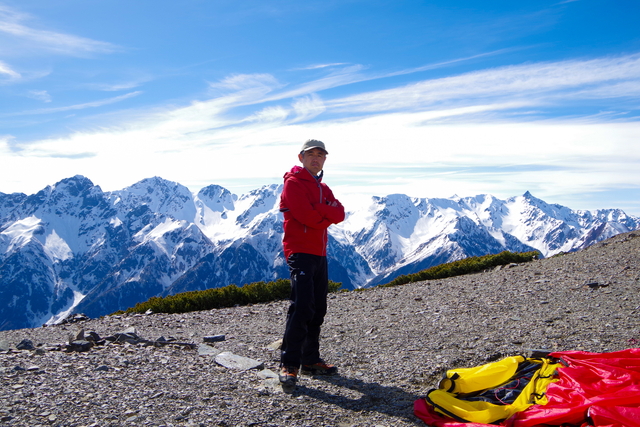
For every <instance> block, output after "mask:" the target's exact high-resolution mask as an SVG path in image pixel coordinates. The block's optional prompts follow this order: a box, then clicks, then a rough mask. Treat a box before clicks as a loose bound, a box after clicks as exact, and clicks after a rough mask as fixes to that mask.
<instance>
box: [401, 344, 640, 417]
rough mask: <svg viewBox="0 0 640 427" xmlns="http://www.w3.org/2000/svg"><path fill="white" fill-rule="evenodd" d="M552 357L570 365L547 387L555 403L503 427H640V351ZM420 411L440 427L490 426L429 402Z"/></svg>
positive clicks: (419, 405) (418, 403)
mask: <svg viewBox="0 0 640 427" xmlns="http://www.w3.org/2000/svg"><path fill="white" fill-rule="evenodd" d="M551 356H552V357H556V358H558V359H561V360H562V361H564V362H565V364H567V365H568V366H566V367H563V368H560V369H558V376H559V380H558V381H557V382H554V383H552V384H550V385H549V387H548V388H547V397H548V398H549V403H547V404H546V405H533V406H531V407H530V408H529V409H527V410H526V411H522V412H519V413H517V414H515V415H514V416H513V417H511V418H510V419H508V420H506V421H504V422H502V423H501V424H499V425H501V426H505V427H533V426H538V425H549V426H559V425H561V424H571V425H585V426H587V425H588V426H594V427H614V426H615V427H622V426H624V427H640V349H639V348H631V349H627V350H622V351H617V352H612V353H588V352H581V351H565V352H556V353H552V354H551ZM414 412H415V414H416V416H418V417H419V418H421V419H422V420H423V421H424V422H425V423H427V424H428V425H430V426H434V427H480V426H487V425H486V424H477V423H460V422H457V421H453V420H452V419H451V418H448V417H444V416H442V415H439V414H438V413H436V412H435V411H433V408H431V407H430V406H429V405H428V404H426V402H425V401H424V399H419V400H418V401H416V403H415V405H414ZM589 417H590V418H591V420H589Z"/></svg>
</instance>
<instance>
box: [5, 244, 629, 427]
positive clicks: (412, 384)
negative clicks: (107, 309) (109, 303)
mask: <svg viewBox="0 0 640 427" xmlns="http://www.w3.org/2000/svg"><path fill="white" fill-rule="evenodd" d="M638 236H640V233H626V234H621V235H618V236H616V237H614V238H612V239H609V240H607V241H605V242H602V243H599V244H597V245H594V246H592V247H590V248H588V249H585V250H583V251H581V252H578V253H574V254H567V255H563V256H556V257H553V258H549V259H544V260H539V261H533V262H531V263H526V264H520V265H512V266H505V267H503V268H500V269H496V270H493V271H489V272H485V273H480V274H474V275H468V276H462V277H456V278H450V279H443V280H432V281H426V282H419V283H412V284H408V285H404V286H398V287H394V288H375V289H370V290H366V291H362V292H359V291H358V292H345V293H339V294H332V295H330V296H329V298H330V299H329V313H328V315H327V318H326V321H325V325H324V328H323V337H322V349H323V355H324V357H325V359H326V360H328V361H330V362H332V363H335V364H337V365H338V366H339V368H340V375H338V376H334V377H328V378H321V377H318V378H313V377H305V376H303V377H301V378H300V380H299V383H298V387H297V389H296V390H295V391H294V392H293V393H283V392H282V390H281V389H279V388H278V386H277V385H274V381H273V380H272V379H271V380H270V379H265V376H267V377H268V375H269V372H270V371H272V372H276V371H277V365H278V352H277V351H275V350H273V349H271V348H269V345H270V344H272V343H273V342H275V341H277V340H278V339H279V338H281V334H282V331H283V328H284V316H285V312H286V309H287V306H288V303H287V302H285V301H279V302H275V303H270V304H262V305H254V306H249V307H236V308H230V309H219V310H211V311H202V312H194V313H187V314H180V315H164V314H150V315H130V316H108V317H104V318H102V319H94V320H88V321H83V322H78V323H74V324H68V325H58V326H51V327H46V328H45V327H43V328H37V329H22V330H13V331H2V332H0V349H1V348H2V347H3V346H4V348H5V350H0V381H1V386H0V426H5V425H6V426H18V425H19V426H23V425H25V426H26V425H28V426H39V425H42V426H120V425H140V426H144V425H150V426H160V425H164V426H172V425H173V426H179V425H180V426H182V425H187V426H189V425H193V426H200V425H203V426H342V427H346V426H394V427H400V426H424V423H422V422H421V421H420V420H419V419H417V418H416V417H415V416H414V415H413V402H414V401H415V400H416V399H418V398H420V397H421V396H423V395H424V394H425V393H426V392H427V391H428V390H429V389H431V388H433V387H434V386H435V385H436V384H437V382H438V380H439V378H440V377H441V375H442V373H443V372H444V371H445V370H446V369H449V368H453V367H463V366H476V365H479V364H482V363H486V362H487V361H490V360H496V359H498V358H502V357H506V356H510V355H514V354H519V353H526V352H527V351H528V350H530V349H547V350H585V351H593V352H606V351H615V350H621V349H624V348H629V347H635V346H637V342H638V341H640V322H639V319H638V316H639V314H640V292H638V291H639V288H640V262H639V261H640V238H638ZM131 327H134V328H135V331H136V333H137V335H138V336H140V337H142V338H144V339H147V340H157V339H158V338H159V337H161V336H163V337H165V338H171V337H173V338H175V339H176V340H177V341H176V342H180V343H194V344H197V345H200V349H198V348H195V349H194V348H190V347H189V346H184V345H177V344H176V345H163V346H160V347H156V346H148V345H144V344H107V345H102V346H96V347H94V348H92V349H91V350H90V351H87V352H65V351H55V349H56V348H59V347H60V346H61V345H62V344H64V343H66V342H68V340H69V335H70V334H71V335H73V336H75V335H76V334H77V333H78V331H79V330H80V329H84V330H85V331H86V332H88V331H95V332H96V333H97V334H98V335H100V336H101V337H105V336H108V335H112V334H115V333H118V332H122V331H124V330H126V329H127V328H131ZM217 334H224V335H225V338H226V339H225V341H222V342H216V343H214V344H210V345H205V344H202V343H203V338H204V337H205V336H211V335H217ZM23 339H30V340H32V341H33V343H34V344H35V345H36V346H37V347H36V350H16V349H15V347H16V345H17V344H18V343H19V342H20V341H22V340H23ZM8 346H9V347H11V348H10V349H8V350H6V347H8ZM205 346H206V347H205ZM203 348H204V349H210V350H212V351H213V352H214V353H216V352H219V351H226V352H231V353H233V354H235V355H239V356H244V357H249V358H252V359H255V360H257V361H259V362H262V364H263V365H264V368H265V369H264V370H263V369H261V368H259V369H249V370H240V369H233V368H228V367H224V366H221V365H219V364H218V363H216V362H215V358H214V356H212V355H203V354H201V353H202V349H203Z"/></svg>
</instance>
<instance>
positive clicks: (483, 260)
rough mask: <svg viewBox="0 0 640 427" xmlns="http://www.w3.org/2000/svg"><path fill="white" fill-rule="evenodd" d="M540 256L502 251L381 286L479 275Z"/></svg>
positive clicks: (457, 262)
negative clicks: (500, 266) (491, 269)
mask: <svg viewBox="0 0 640 427" xmlns="http://www.w3.org/2000/svg"><path fill="white" fill-rule="evenodd" d="M539 256H540V253H539V252H538V251H531V252H517V253H516V252H509V251H503V252H500V253H499V254H496V255H484V256H480V257H469V258H465V259H461V260H459V261H453V262H448V263H446V264H440V265H436V266H434V267H431V268H428V269H426V270H422V271H419V272H417V273H413V274H407V275H403V276H398V277H396V278H395V279H394V280H393V281H391V282H389V283H387V284H385V285H381V286H386V287H390V286H398V285H404V284H407V283H411V282H420V281H422V280H433V279H444V278H446V277H454V276H461V275H463V274H471V273H479V272H481V271H484V270H487V269H489V268H493V267H497V266H499V265H506V264H511V263H519V262H529V261H532V260H534V259H537V258H538V257H539Z"/></svg>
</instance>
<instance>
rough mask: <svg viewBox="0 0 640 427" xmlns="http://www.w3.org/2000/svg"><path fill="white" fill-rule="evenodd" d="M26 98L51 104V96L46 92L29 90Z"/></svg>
mask: <svg viewBox="0 0 640 427" xmlns="http://www.w3.org/2000/svg"><path fill="white" fill-rule="evenodd" d="M27 96H28V97H29V98H33V99H37V100H38V101H42V102H51V95H49V92H47V91H46V90H30V91H29V92H27Z"/></svg>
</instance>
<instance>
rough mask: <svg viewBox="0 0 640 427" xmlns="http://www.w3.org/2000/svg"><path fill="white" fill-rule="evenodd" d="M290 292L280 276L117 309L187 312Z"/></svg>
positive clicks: (271, 298) (333, 285)
mask: <svg viewBox="0 0 640 427" xmlns="http://www.w3.org/2000/svg"><path fill="white" fill-rule="evenodd" d="M341 285H342V284H341V283H336V282H332V281H329V292H337V291H338V290H339V289H340V286H341ZM290 293H291V282H290V281H289V280H288V279H278V280H276V281H273V282H268V283H265V282H255V283H250V284H247V285H244V286H242V287H238V286H236V285H229V286H225V287H222V288H211V289H205V290H204V291H190V292H182V293H179V294H175V295H169V296H166V297H152V298H150V299H149V300H148V301H145V302H141V303H138V304H136V305H135V306H133V307H131V308H129V309H127V310H126V311H124V312H122V311H120V312H118V313H144V312H146V311H147V310H151V311H152V312H154V313H187V312H190V311H199V310H211V309H214V308H223V307H234V306H236V305H248V304H258V303H263V302H270V301H278V300H283V299H287V298H289V295H290ZM118 313H114V314H118Z"/></svg>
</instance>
